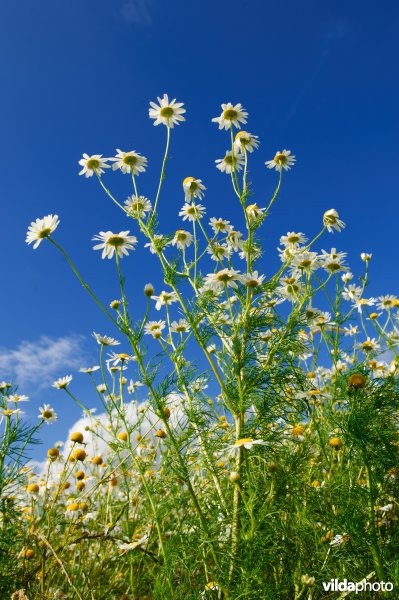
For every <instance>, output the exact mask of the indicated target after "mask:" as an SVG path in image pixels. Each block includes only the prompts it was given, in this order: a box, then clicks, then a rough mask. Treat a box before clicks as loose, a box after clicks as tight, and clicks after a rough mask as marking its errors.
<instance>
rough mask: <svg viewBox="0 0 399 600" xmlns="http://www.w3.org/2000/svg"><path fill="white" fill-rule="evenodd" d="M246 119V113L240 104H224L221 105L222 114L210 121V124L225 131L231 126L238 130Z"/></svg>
mask: <svg viewBox="0 0 399 600" xmlns="http://www.w3.org/2000/svg"><path fill="white" fill-rule="evenodd" d="M247 117H248V113H247V111H246V110H244V108H243V106H242V105H241V104H231V102H227V103H226V104H222V114H221V115H220V117H215V118H214V119H212V123H218V125H219V129H225V130H226V131H227V130H228V129H230V127H232V126H233V125H234V127H237V128H238V129H240V128H241V125H240V123H243V124H244V125H245V123H246V122H247Z"/></svg>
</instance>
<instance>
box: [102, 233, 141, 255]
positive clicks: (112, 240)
mask: <svg viewBox="0 0 399 600" xmlns="http://www.w3.org/2000/svg"><path fill="white" fill-rule="evenodd" d="M129 233H130V232H129V231H120V232H119V233H112V231H100V233H99V234H98V235H95V236H93V237H92V240H93V241H97V240H98V241H100V242H101V243H100V244H96V245H95V246H93V250H102V251H103V252H102V255H101V258H109V259H111V258H113V256H114V254H115V252H117V254H118V256H119V257H120V258H123V256H127V255H128V254H129V250H134V245H135V244H136V243H137V238H136V237H135V236H134V235H129Z"/></svg>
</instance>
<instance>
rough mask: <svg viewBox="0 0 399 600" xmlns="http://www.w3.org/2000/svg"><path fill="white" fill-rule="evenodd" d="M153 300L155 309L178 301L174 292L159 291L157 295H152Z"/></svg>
mask: <svg viewBox="0 0 399 600" xmlns="http://www.w3.org/2000/svg"><path fill="white" fill-rule="evenodd" d="M152 299H153V300H156V304H155V310H161V307H162V306H169V304H172V303H173V302H177V301H178V297H177V294H176V292H165V291H163V292H161V293H160V294H159V296H152Z"/></svg>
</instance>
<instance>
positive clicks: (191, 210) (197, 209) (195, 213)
mask: <svg viewBox="0 0 399 600" xmlns="http://www.w3.org/2000/svg"><path fill="white" fill-rule="evenodd" d="M205 212H206V209H205V206H203V205H202V204H188V203H187V202H186V204H184V205H183V206H182V208H181V210H180V212H179V217H183V221H187V220H188V221H198V220H199V219H201V218H202V217H203V216H204V214H205Z"/></svg>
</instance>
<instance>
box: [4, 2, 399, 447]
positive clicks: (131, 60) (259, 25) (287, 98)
mask: <svg viewBox="0 0 399 600" xmlns="http://www.w3.org/2000/svg"><path fill="white" fill-rule="evenodd" d="M398 34H399V6H398V4H397V2H395V1H388V0H387V1H384V2H381V3H379V4H378V5H377V4H376V3H375V2H371V1H368V0H366V1H364V0H363V1H362V2H360V1H359V0H355V1H353V2H351V3H348V2H346V1H345V2H344V1H337V0H335V1H325V2H316V1H306V0H305V1H304V2H296V1H293V0H288V1H286V2H285V3H276V2H268V1H264V0H263V1H260V0H259V1H258V0H253V1H249V0H247V1H246V0H230V2H229V3H228V4H226V3H224V2H215V1H212V2H211V1H209V0H203V1H202V2H200V3H199V2H198V3H187V2H186V1H183V0H170V1H169V2H162V1H161V0H113V1H112V2H109V1H106V0H97V1H95V2H94V1H92V0H85V2H81V1H80V0H69V1H68V2H59V1H57V0H56V1H54V0H51V1H50V0H47V1H45V0H41V1H40V2H35V3H33V2H28V1H27V0H21V1H20V2H18V3H16V2H11V1H7V2H2V6H1V8H0V68H1V71H0V72H1V82H2V92H1V96H0V102H1V107H2V110H1V138H0V139H1V145H0V154H1V157H0V164H1V196H2V201H1V223H2V235H1V236H0V257H1V258H0V260H1V273H2V284H3V293H2V295H1V302H2V309H1V315H2V319H1V334H2V335H1V341H0V346H1V347H0V367H1V368H2V369H3V377H6V378H9V376H10V373H11V374H14V376H17V375H18V377H19V380H20V384H21V391H22V392H24V393H26V394H29V395H30V396H31V398H32V404H31V405H30V406H29V408H28V412H29V414H30V415H33V416H34V417H35V415H36V411H37V407H38V406H39V405H40V403H42V402H50V403H53V404H54V406H55V407H56V410H57V412H58V413H59V417H60V418H59V422H58V424H57V425H56V426H55V427H54V428H52V429H51V431H50V428H48V431H47V432H46V436H49V437H48V440H53V441H54V439H58V438H61V439H62V438H63V437H64V436H65V431H66V428H67V427H69V426H70V425H71V424H72V423H73V422H74V421H75V420H76V418H77V416H78V415H79V411H78V410H76V409H75V408H74V407H72V406H71V404H70V402H69V401H67V398H66V397H65V398H64V396H63V394H62V393H60V392H57V391H56V390H52V389H51V388H50V387H49V386H48V381H49V380H50V381H51V380H52V378H53V376H55V375H57V376H60V375H64V374H66V373H69V372H73V373H75V372H76V370H77V367H78V365H80V364H83V365H86V364H91V363H95V362H96V353H97V346H96V344H95V342H93V341H91V340H90V334H91V332H92V331H93V330H95V331H101V332H108V333H109V334H111V335H112V334H116V332H114V331H112V328H111V327H110V326H109V325H108V324H107V323H106V321H105V319H104V318H103V317H102V315H101V314H100V313H99V312H98V311H97V310H96V309H95V307H93V305H92V303H91V301H90V299H89V298H88V297H86V296H85V294H84V291H83V289H82V288H81V286H80V285H79V284H78V283H77V281H75V280H74V279H73V276H72V274H71V273H70V271H69V270H68V268H67V266H66V264H65V263H64V261H63V259H62V257H61V256H60V255H59V254H58V253H56V252H55V249H54V248H52V247H50V245H49V244H42V245H41V247H40V248H39V249H38V250H36V251H33V250H32V248H31V247H28V246H26V244H25V242H24V238H25V232H26V228H27V226H28V224H29V223H30V221H32V220H33V219H35V218H36V217H42V216H44V215H46V214H48V213H57V214H58V215H59V216H60V218H61V225H60V227H59V229H58V230H57V235H56V239H57V240H58V241H59V242H60V243H61V244H62V245H64V246H65V247H66V248H68V249H69V250H70V253H71V255H72V256H73V258H74V259H75V260H76V262H77V263H78V265H79V267H80V269H81V271H82V273H83V274H84V276H85V277H86V278H87V279H88V280H89V281H90V282H91V283H92V285H93V287H94V288H95V289H96V290H97V291H98V293H99V295H100V296H101V297H102V298H103V300H104V302H108V301H110V300H112V299H113V298H114V297H118V291H117V287H116V279H115V274H114V265H113V263H111V261H110V262H109V264H108V263H107V264H105V262H104V261H101V259H100V256H99V253H95V252H93V251H92V249H91V248H92V242H91V241H90V240H91V237H92V235H93V234H95V233H97V232H98V231H100V230H104V229H105V230H106V229H111V230H117V231H119V230H121V229H125V228H127V222H126V218H124V216H123V215H122V214H120V213H118V212H117V209H114V207H113V206H112V205H111V204H110V203H109V202H107V200H106V199H105V198H104V196H103V194H102V193H101V190H100V189H99V186H98V184H96V181H94V180H85V179H84V178H82V177H78V165H77V161H78V160H79V158H80V157H81V154H82V153H83V152H88V153H97V152H98V153H103V154H104V155H112V154H113V153H114V150H115V148H117V147H118V148H122V149H126V150H130V149H135V150H137V151H139V152H141V153H143V154H144V155H145V156H147V157H148V159H149V168H148V171H147V173H146V174H144V175H142V176H141V177H140V184H141V186H140V191H141V193H144V194H145V195H147V196H148V197H150V198H152V199H153V198H154V194H155V189H156V184H157V175H158V173H159V165H160V162H161V158H162V153H163V148H164V139H165V129H164V128H163V127H153V126H152V123H151V122H150V121H149V119H148V116H147V115H148V102H149V101H150V100H152V99H155V98H156V96H158V95H162V94H163V93H164V92H166V93H168V94H169V95H170V96H172V97H176V98H178V100H180V101H183V102H185V105H186V108H187V115H186V117H187V122H186V123H185V124H184V125H182V126H180V127H178V128H177V129H176V130H174V131H173V137H172V150H171V160H170V162H169V167H168V180H167V182H166V184H165V188H164V194H163V196H162V198H161V205H160V220H161V221H162V222H163V229H164V230H169V231H174V230H175V229H177V228H178V226H179V220H178V217H177V213H178V211H179V209H180V207H181V205H182V204H183V195H182V191H181V181H182V179H183V178H184V177H186V176H188V175H194V176H196V177H200V178H201V179H203V180H204V182H205V184H206V186H207V188H208V193H207V196H206V206H207V209H208V215H209V217H210V216H226V217H228V218H230V220H231V221H232V222H238V221H239V219H240V217H239V207H238V206H237V204H236V202H235V200H234V198H233V195H232V193H231V190H230V187H229V180H228V178H227V177H226V176H225V175H222V174H221V173H219V171H217V170H216V169H215V166H214V160H215V159H216V158H220V157H222V156H223V155H224V151H225V149H226V148H227V143H228V141H227V137H226V135H224V134H223V133H221V132H219V131H218V130H217V126H216V125H215V124H213V123H211V118H212V117H214V116H217V115H218V114H219V113H220V104H221V103H222V102H226V101H232V102H234V103H235V102H241V103H242V104H243V105H244V106H245V108H246V109H247V110H248V111H249V113H250V120H249V123H248V127H247V129H248V130H249V131H251V132H253V133H255V134H257V135H259V137H260V139H261V148H260V150H259V151H258V153H257V154H256V156H254V159H253V165H252V166H251V179H252V181H253V183H254V188H255V196H254V199H255V200H256V202H257V203H258V204H259V205H260V206H264V205H265V202H266V201H267V199H268V198H269V197H270V194H271V192H272V189H273V185H274V184H275V176H274V175H273V174H272V173H271V172H270V171H267V170H266V169H265V167H264V161H265V160H267V159H271V158H273V156H274V154H275V151H276V150H278V149H282V148H289V149H291V150H292V151H293V152H294V154H295V155H296V156H297V165H296V166H295V168H294V169H293V170H292V171H291V172H290V173H289V174H288V175H287V177H285V181H284V182H283V191H282V193H281V196H280V201H279V203H278V204H277V205H276V206H275V207H274V209H273V215H272V218H271V219H270V220H269V223H268V224H267V226H266V227H265V229H264V235H265V244H266V254H265V262H264V270H265V272H266V273H267V272H268V269H269V268H270V269H271V268H272V267H273V266H274V265H275V264H277V263H276V257H275V247H276V246H277V243H278V239H279V237H280V235H281V234H283V233H285V232H286V231H288V230H299V231H305V232H307V233H308V234H312V233H316V232H317V231H319V229H320V223H321V216H322V213H323V212H324V210H326V209H328V208H332V207H334V208H336V209H337V210H338V211H339V213H340V215H341V217H342V218H343V219H344V221H345V222H346V223H347V229H346V230H345V232H343V233H342V234H340V235H339V236H338V235H334V236H333V237H332V236H330V237H328V238H327V239H326V240H325V241H324V242H323V244H322V246H323V247H325V248H326V249H327V248H328V249H329V248H331V246H336V247H337V248H338V249H339V250H345V251H348V252H349V259H350V262H351V264H352V265H353V269H354V270H355V271H356V269H358V270H359V271H360V269H361V264H360V261H359V260H358V256H359V254H360V252H361V251H369V252H373V262H372V278H371V284H370V295H378V294H382V293H397V292H398V283H399V275H398V269H397V228H398V217H399V208H398V206H399V205H398V192H397V190H398V173H399V170H398V168H397V162H398V158H399V141H398V140H399V135H398V134H399V131H398V130H399V127H398V117H397V107H398V103H399V83H398V82H399V77H398V74H399V73H398V70H399V67H398V64H399V61H398V58H399V52H398V41H397V40H398ZM108 181H109V182H110V185H111V187H112V188H113V189H114V190H115V192H116V193H117V194H119V195H120V197H122V198H124V197H125V196H127V194H128V193H130V189H129V188H128V182H127V180H126V179H125V178H124V177H123V176H122V175H121V174H114V175H112V176H110V177H109V179H108ZM129 226H130V227H131V228H132V226H131V223H129ZM124 265H125V272H126V276H127V277H128V289H129V290H130V292H131V297H132V298H133V301H134V303H135V306H137V316H139V315H140V312H141V309H142V307H143V306H144V304H143V298H142V295H141V289H142V286H143V285H144V284H145V283H146V282H147V281H148V280H152V281H154V282H155V283H158V282H159V278H157V277H156V276H155V275H153V273H154V269H155V268H156V261H155V259H154V260H153V259H152V258H151V257H149V256H148V254H147V253H146V252H144V251H142V250H141V249H139V250H138V251H137V252H136V253H135V254H134V255H132V256H131V257H130V258H129V259H128V260H126V262H125V263H124ZM159 285H160V284H159ZM158 289H159V288H158ZM135 290H139V292H137V291H135ZM154 316H155V315H154ZM1 377H2V374H1V373H0V378H1ZM82 378H83V376H82V375H78V374H76V376H75V381H76V384H75V390H77V391H79V392H80V393H82V394H87V388H86V387H85V384H84V383H81V382H82V381H83V379H82ZM88 403H89V404H91V402H90V401H89V402H88ZM93 404H94V401H93ZM46 441H47V440H46ZM44 449H45V447H43V449H42V450H40V452H44ZM40 452H39V453H40Z"/></svg>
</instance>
